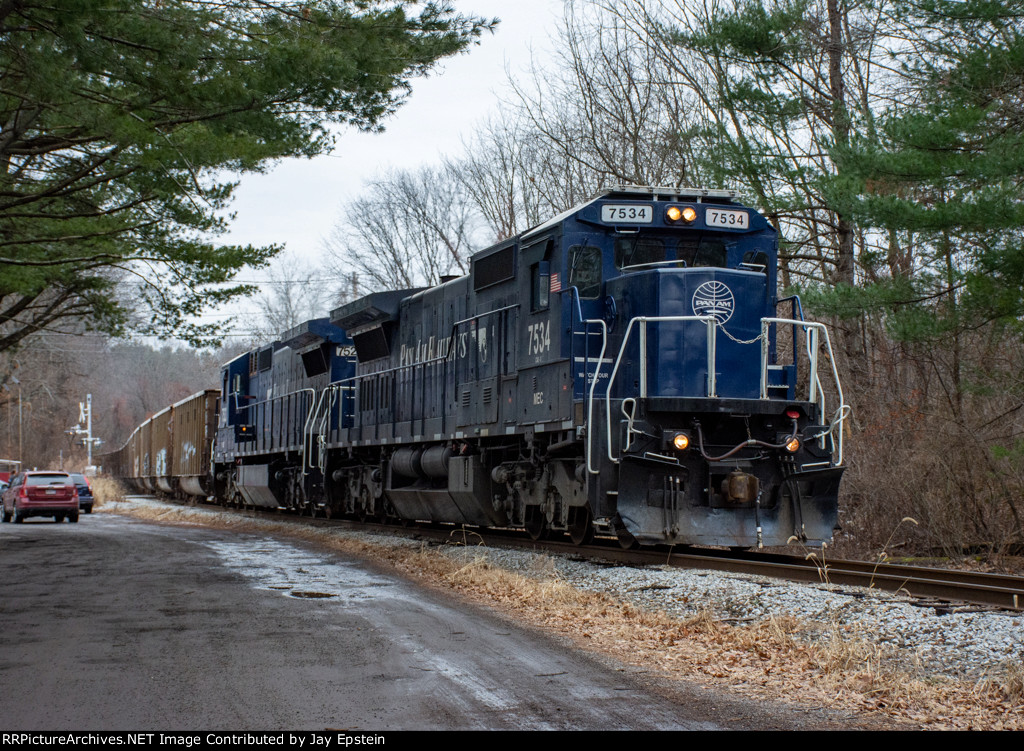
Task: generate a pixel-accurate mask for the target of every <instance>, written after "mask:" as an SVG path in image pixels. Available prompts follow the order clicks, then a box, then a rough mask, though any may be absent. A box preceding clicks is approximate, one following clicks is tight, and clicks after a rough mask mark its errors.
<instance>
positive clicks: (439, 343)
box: [398, 328, 487, 367]
mask: <svg viewBox="0 0 1024 751" xmlns="http://www.w3.org/2000/svg"><path fill="white" fill-rule="evenodd" d="M453 340H457V345H456V347H455V348H454V352H453V351H452V341H453ZM470 340H472V341H474V342H476V349H477V352H478V353H479V357H480V361H481V362H486V361H487V329H485V328H481V329H479V330H477V329H473V330H471V331H464V332H462V333H461V334H458V335H455V336H450V337H445V338H444V339H438V338H437V337H436V336H431V337H430V338H429V339H427V341H426V342H425V343H424V342H423V340H419V341H417V342H416V344H415V345H412V346H409V345H406V344H403V345H402V348H401V350H399V353H398V364H399V365H400V366H403V367H404V366H406V365H418V364H419V363H421V362H430V361H431V360H444V359H447V358H449V357H451V356H452V355H454V356H455V357H457V358H458V359H460V360H461V359H462V358H464V357H465V356H466V355H467V354H469V350H470V346H471V345H469V343H468V342H469V341H470Z"/></svg>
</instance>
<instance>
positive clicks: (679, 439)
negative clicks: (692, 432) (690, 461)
mask: <svg viewBox="0 0 1024 751" xmlns="http://www.w3.org/2000/svg"><path fill="white" fill-rule="evenodd" d="M672 445H673V446H675V447H676V448H677V449H679V450H680V451H686V449H688V448H690V436H688V435H686V433H676V435H675V438H673V439H672Z"/></svg>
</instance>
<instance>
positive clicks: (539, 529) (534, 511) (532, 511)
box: [523, 506, 548, 540]
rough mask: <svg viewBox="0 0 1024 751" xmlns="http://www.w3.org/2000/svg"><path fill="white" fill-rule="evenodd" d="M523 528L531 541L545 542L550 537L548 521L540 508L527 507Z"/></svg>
mask: <svg viewBox="0 0 1024 751" xmlns="http://www.w3.org/2000/svg"><path fill="white" fill-rule="evenodd" d="M523 526H524V527H525V528H526V533H527V534H528V535H530V539H531V540H543V539H545V538H546V537H547V536H548V525H547V520H546V519H545V518H544V512H543V511H541V510H540V506H527V507H526V516H525V521H524V522H523Z"/></svg>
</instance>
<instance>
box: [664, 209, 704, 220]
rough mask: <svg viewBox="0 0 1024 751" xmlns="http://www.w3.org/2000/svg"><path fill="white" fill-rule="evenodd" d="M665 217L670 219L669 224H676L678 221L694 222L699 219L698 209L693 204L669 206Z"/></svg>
mask: <svg viewBox="0 0 1024 751" xmlns="http://www.w3.org/2000/svg"><path fill="white" fill-rule="evenodd" d="M665 219H667V220H668V222H669V224H675V223H676V222H683V223H684V224H693V222H694V221H695V220H696V219H697V210H696V209H695V208H693V206H669V207H668V208H667V209H665Z"/></svg>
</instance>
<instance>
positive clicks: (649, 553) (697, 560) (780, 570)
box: [217, 506, 1024, 611]
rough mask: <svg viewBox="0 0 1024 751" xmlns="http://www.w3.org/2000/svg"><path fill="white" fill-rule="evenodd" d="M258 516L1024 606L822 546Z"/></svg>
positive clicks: (943, 576)
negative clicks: (652, 541) (750, 548)
mask: <svg viewBox="0 0 1024 751" xmlns="http://www.w3.org/2000/svg"><path fill="white" fill-rule="evenodd" d="M217 508H220V507H219V506H218V507H217ZM250 513H251V512H250ZM256 513H258V514H260V515H261V516H262V515H266V516H268V517H273V518H275V519H278V520H281V521H285V520H288V521H294V522H295V523H303V522H304V523H312V524H317V525H323V526H341V527H344V528H348V529H357V530H376V531H381V530H387V531H389V532H390V533H391V534H401V535H415V536H417V537H418V538H425V539H431V540H434V541H437V542H456V543H458V544H463V545H470V546H471V545H492V546H496V547H497V546H504V547H512V548H519V549H526V550H535V551H545V552H551V553H559V554H562V555H572V556H577V557H579V558H584V559H591V560H603V561H611V562H615V563H623V564H633V565H669V566H678V567H680V568H696V569H709V570H713V571H724V572H729V573H739V574H754V575H759V576H768V577H772V578H775V579H782V580H786V581H796V582H820V583H823V584H828V585H833V586H837V587H865V588H869V589H879V590H883V591H887V592H902V593H904V594H906V595H907V596H909V597H911V598H913V599H915V600H916V601H918V602H919V603H920V604H922V605H925V606H928V607H934V608H937V609H952V608H954V607H957V606H959V605H963V604H971V605H979V606H984V607H989V608H997V609H1000V610H1012V611H1021V610H1024V577H1019V576H1009V575H1005V574H986V573H977V572H970V571H956V570H953V569H940V568H926V567H921V566H907V565H900V564H893V563H872V562H868V561H851V560H843V559H830V558H828V557H827V555H825V554H824V553H823V551H820V550H815V551H813V554H808V555H806V556H786V555H779V554H766V553H755V552H732V551H727V550H712V549H699V548H685V549H682V548H669V547H665V546H660V547H655V548H643V549H639V550H623V549H622V548H621V547H620V546H619V544H618V542H617V541H616V540H613V539H604V538H597V539H596V540H595V541H594V543H593V544H591V545H585V546H579V545H575V544H573V543H571V542H569V541H568V540H560V539H550V540H539V541H535V540H532V539H530V538H529V537H528V536H527V535H525V534H524V533H522V532H520V531H516V530H492V529H489V530H479V529H463V528H460V527H453V526H450V525H440V524H430V525H418V526H400V525H387V524H381V523H377V522H357V521H351V520H345V519H311V518H310V517H302V516H294V515H288V514H282V513H278V512H273V511H265V512H264V511H258V512H256ZM826 552H827V551H826Z"/></svg>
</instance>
